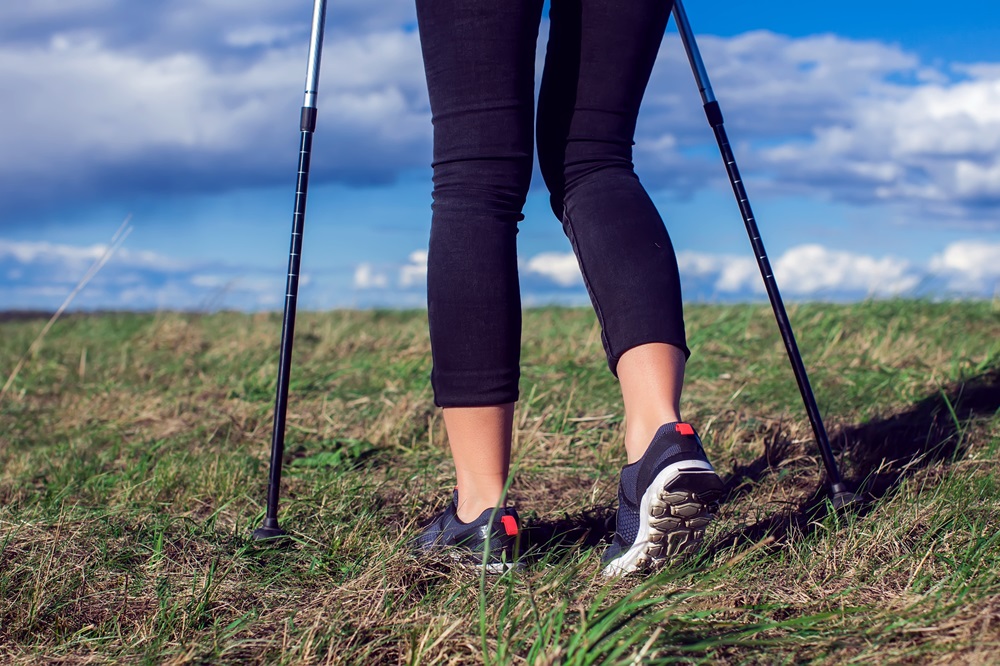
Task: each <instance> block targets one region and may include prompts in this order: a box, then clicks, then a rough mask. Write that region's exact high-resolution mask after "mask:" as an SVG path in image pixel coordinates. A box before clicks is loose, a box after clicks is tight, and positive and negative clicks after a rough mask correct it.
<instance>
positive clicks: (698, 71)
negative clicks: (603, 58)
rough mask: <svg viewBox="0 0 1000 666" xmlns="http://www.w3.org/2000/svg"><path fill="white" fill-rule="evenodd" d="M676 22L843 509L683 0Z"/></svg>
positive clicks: (849, 498) (845, 499)
mask: <svg viewBox="0 0 1000 666" xmlns="http://www.w3.org/2000/svg"><path fill="white" fill-rule="evenodd" d="M673 13H674V21H676V23H677V30H678V31H679V32H680V35H681V41H683V42H684V50H685V51H687V56H688V61H689V62H690V63H691V71H692V72H694V78H695V80H696V81H697V82H698V89H699V90H700V91H701V99H702V102H703V104H704V107H705V115H706V116H708V123H709V125H711V126H712V130H713V131H714V132H715V139H716V141H717V142H718V143H719V151H720V152H721V153H722V160H723V161H724V162H725V163H726V171H727V172H728V173H729V182H730V184H732V186H733V193H734V194H735V195H736V200H737V202H739V206H740V214H741V215H742V216H743V223H744V224H745V225H746V228H747V234H749V236H750V245H752V246H753V251H754V255H755V256H756V257H757V266H758V267H759V268H760V275H761V277H762V278H764V286H765V287H766V289H767V297H768V298H769V299H770V301H771V309H773V310H774V318H775V319H777V321H778V329H779V330H780V331H781V338H782V340H784V342H785V350H786V351H787V352H788V360H789V361H790V362H791V364H792V370H793V371H794V373H795V381H796V382H797V383H798V385H799V393H801V394H802V402H803V403H805V406H806V412H807V413H808V414H809V422H810V423H811V424H812V429H813V434H814V435H815V436H816V443H817V444H818V445H819V452H820V455H821V456H822V457H823V465H824V466H825V467H826V478H827V482H828V483H829V486H830V499H831V501H832V503H833V506H834V508H836V509H841V508H843V507H845V506H848V505H849V504H852V503H854V502H855V501H856V500H857V497H856V496H855V495H854V494H853V493H851V492H848V490H847V487H846V486H845V485H844V482H843V479H842V478H841V476H840V471H839V470H838V469H837V461H836V459H835V458H834V457H833V450H832V449H831V448H830V440H829V438H828V437H827V435H826V428H825V427H824V426H823V419H822V417H821V416H820V413H819V407H818V406H817V405H816V398H815V397H814V396H813V392H812V388H811V387H810V386H809V377H808V375H807V374H806V369H805V366H804V365H803V364H802V355H801V354H800V353H799V347H798V345H797V344H796V343H795V335H794V333H792V324H791V322H790V321H789V320H788V313H786V312H785V305H784V303H783V302H782V300H781V293H780V292H779V291H778V283H777V281H776V280H775V279H774V272H773V271H772V270H771V262H770V261H768V258H767V252H766V251H765V250H764V242H763V241H762V240H761V238H760V231H759V230H758V229H757V222H756V220H755V219H754V216H753V210H751V208H750V199H749V197H748V196H747V191H746V188H744V186H743V180H742V178H740V172H739V169H738V168H737V166H736V157H735V156H734V155H733V148H732V146H730V145H729V137H728V136H727V134H726V129H725V127H724V126H723V120H722V110H721V109H720V108H719V103H718V102H717V101H716V99H715V93H714V92H712V84H711V83H710V82H709V80H708V72H707V71H706V69H705V63H704V62H703V61H702V59H701V53H700V52H699V51H698V44H697V42H695V39H694V32H693V31H692V30H691V24H690V23H688V18H687V14H686V13H685V11H684V5H682V4H681V0H674V10H673Z"/></svg>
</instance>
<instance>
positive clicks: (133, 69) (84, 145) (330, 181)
mask: <svg viewBox="0 0 1000 666" xmlns="http://www.w3.org/2000/svg"><path fill="white" fill-rule="evenodd" d="M686 7H687V11H688V14H689V17H690V19H691V22H692V24H693V26H694V28H695V31H696V32H697V33H698V35H699V43H700V45H701V47H702V51H703V54H704V57H705V60H706V63H707V65H708V69H709V73H710V75H711V76H712V80H713V83H714V85H715V89H716V93H717V95H718V97H719V100H720V102H721V104H722V107H723V110H724V112H725V114H726V118H727V127H728V129H729V132H730V135H731V137H732V139H733V141H734V146H735V147H736V152H737V157H738V159H739V162H740V166H741V169H742V171H743V172H744V176H745V177H746V179H747V183H748V188H749V191H750V195H751V199H752V201H753V204H754V208H755V209H756V212H757V217H758V220H759V223H760V225H761V228H762V231H763V236H764V241H765V243H766V244H767V247H768V251H769V253H770V255H771V259H772V263H773V264H774V265H775V269H776V272H777V276H778V279H779V282H780V284H781V286H782V289H783V292H784V293H785V295H786V297H787V298H789V299H799V300H808V299H833V300H853V299H860V298H868V297H886V296H895V295H904V296H911V295H921V296H923V295H927V296H932V297H977V298H991V297H994V296H995V295H996V294H997V291H998V289H1000V287H998V285H1000V6H998V5H996V3H987V2H983V1H982V0H978V1H976V2H972V1H971V0H954V1H953V2H950V3H948V4H947V5H941V4H940V3H931V2H927V1H924V0H920V1H908V2H901V1H900V2H896V1H886V2H879V3H862V2H859V1H856V0H850V1H847V0H845V1H844V2H840V3H837V4H836V5H830V4H829V3H825V4H824V3H802V2H794V3H793V2H786V1H783V0H773V1H772V2H768V3H742V2H729V1H728V0H727V1H725V2H711V3H706V2H696V1H695V0H690V1H689V2H688V4H687V5H686ZM310 13H311V2H309V1H308V0H288V1H286V2H282V3H274V2H265V1H263V0H243V1H242V2H232V1H231V0H203V1H201V2H188V1H186V0H184V1H177V2H170V3H136V2H129V1H128V0H35V1H34V2H31V3H6V5H5V6H4V7H3V8H0V117H2V118H3V119H4V122H3V123H2V124H0V308H42V309H51V308H54V307H56V306H58V305H59V303H60V302H61V301H62V300H63V298H64V297H65V295H66V294H68V293H69V291H70V290H71V289H72V287H73V286H74V285H75V284H76V282H77V280H79V278H80V277H81V276H82V275H84V273H86V271H87V269H88V267H89V266H90V265H91V263H92V262H93V261H94V260H95V259H96V258H98V257H99V256H100V255H101V254H102V253H103V252H104V250H105V248H106V246H107V244H108V242H109V240H110V238H111V236H112V234H113V233H114V231H115V229H117V228H118V226H119V224H120V223H121V221H122V220H123V219H124V218H125V217H126V216H127V215H130V214H131V215H132V222H131V224H132V226H133V230H132V233H131V235H130V236H129V237H128V239H127V240H126V242H125V244H124V245H123V246H122V248H121V249H120V250H119V251H118V253H117V254H116V255H115V256H114V257H113V259H112V260H111V261H110V262H108V264H107V265H106V266H105V267H104V268H103V269H102V270H101V272H100V273H99V274H98V276H97V278H95V279H94V281H93V282H92V283H91V284H90V285H88V287H87V288H86V289H85V290H84V292H83V293H82V294H81V295H80V297H79V298H78V299H77V301H76V306H77V307H81V308H137V309H150V308H196V309H206V308H215V307H231V308H240V309H247V310H255V309H270V308H276V307H280V304H281V302H282V295H283V276H284V273H285V265H286V262H287V252H288V236H289V230H290V222H291V206H292V196H293V183H294V172H295V159H296V151H297V142H298V127H297V125H298V107H299V105H300V104H301V98H302V84H303V78H304V69H305V51H306V47H307V42H308V27H309V25H308V24H309V19H310ZM413 23H414V16H413V7H412V0H382V1H380V2H377V3H375V2H371V1H370V0H341V1H340V2H338V1H336V0H331V2H330V9H329V15H328V24H327V41H326V47H325V53H324V61H323V67H322V74H323V75H322V82H321V86H320V103H319V106H320V117H319V127H318V131H317V135H316V144H315V157H314V162H313V178H312V187H311V192H310V199H309V210H308V216H307V222H306V234H305V243H306V247H305V251H304V256H303V274H304V280H303V284H302V289H301V303H302V305H303V306H304V307H310V308H328V307H335V306H362V307H364V306H372V305H391V306H420V305H422V303H423V298H424V295H423V289H424V276H425V272H426V263H425V257H426V255H425V253H424V250H425V248H426V243H427V233H428V228H429V223H430V208H429V206H430V168H429V163H430V138H431V135H430V117H429V110H428V107H427V100H426V90H425V88H424V81H423V71H422V68H421V64H420V54H419V43H418V40H417V36H416V34H415V33H414V31H413ZM545 31H546V26H545V25H543V29H542V35H543V37H542V40H544V34H545ZM542 47H543V44H540V47H539V48H540V50H541V48H542ZM636 140H637V146H636V151H635V161H636V164H637V170H638V172H639V174H640V177H641V179H642V180H643V182H644V183H645V184H646V186H647V188H648V189H649V190H650V192H651V194H652V196H653V198H654V201H656V203H657V205H658V206H659V207H660V209H661V212H662V213H663V215H664V218H665V220H666V221H667V224H668V229H669V230H670V233H671V236H672V238H673V239H674V244H675V246H676V249H677V251H678V256H679V261H680V265H681V271H682V279H683V282H684V288H685V295H686V297H687V298H688V299H690V300H693V301H694V300H700V301H729V300H746V299H757V298H760V297H761V295H762V290H761V287H760V278H759V276H758V275H757V274H756V268H755V265H754V263H753V257H752V254H751V252H750V250H749V245H748V242H747V239H746V235H745V232H744V231H743V227H742V223H741V221H740V218H739V214H738V211H737V209H736V206H735V204H734V202H733V201H732V194H731V191H730V190H729V186H728V183H727V182H726V180H725V174H724V171H723V169H722V165H721V162H720V160H719V157H718V154H717V152H716V149H715V147H714V144H713V142H712V137H711V133H710V131H709V130H708V128H707V126H706V124H705V121H704V116H703V115H702V112H701V109H700V103H699V98H698V95H697V91H696V89H695V87H694V83H693V80H692V77H691V74H690V71H689V69H688V66H687V63H686V60H685V56H684V53H683V50H682V49H681V47H680V44H679V40H678V39H677V38H676V35H675V32H674V29H673V27H672V26H671V28H670V29H669V30H668V34H667V38H666V39H665V40H664V44H663V48H662V49H661V53H660V57H659V59H658V62H657V65H656V69H655V71H654V74H653V79H652V82H651V84H650V88H649V90H648V91H647V95H646V101H645V104H644V108H643V113H642V116H641V117H640V122H639V128H638V131H637V138H636ZM546 199H547V196H546V194H545V192H544V191H543V190H542V188H541V181H540V179H537V178H536V181H535V185H534V187H533V190H532V192H531V194H530V195H529V199H528V203H527V206H526V209H525V214H526V219H525V221H524V222H523V223H522V230H521V233H520V234H519V239H518V240H519V254H520V257H521V265H522V288H523V292H524V299H525V302H526V303H527V304H535V303H545V302H563V303H585V302H586V292H585V290H584V288H583V286H582V283H581V281H580V278H579V273H578V271H577V269H576V267H575V263H574V261H573V258H572V256H571V254H570V247H569V244H568V242H567V241H566V239H565V238H564V237H563V235H562V232H561V229H560V226H559V224H558V222H557V221H556V220H555V219H554V218H553V217H552V215H551V212H550V211H549V209H548V204H547V201H546Z"/></svg>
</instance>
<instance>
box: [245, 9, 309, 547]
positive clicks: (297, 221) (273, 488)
mask: <svg viewBox="0 0 1000 666" xmlns="http://www.w3.org/2000/svg"><path fill="white" fill-rule="evenodd" d="M325 23H326V0H314V4H313V18H312V38H311V40H310V44H309V66H308V68H307V69H306V93H305V101H304V102H303V104H302V114H301V117H300V121H299V129H300V130H301V132H302V137H301V140H300V143H299V174H298V178H297V180H296V185H295V213H294V214H293V215H292V247H291V249H290V250H289V254H288V281H287V283H286V287H285V316H284V320H283V321H282V325H281V358H280V360H279V363H278V388H277V395H276V397H275V400H274V431H273V433H272V435H271V472H270V476H269V477H268V484H267V515H266V516H265V517H264V524H263V525H262V526H260V527H259V528H257V529H256V530H254V533H253V538H254V539H258V540H259V539H278V538H281V537H284V536H287V534H288V533H287V532H285V530H283V529H281V527H279V526H278V496H279V494H280V490H281V459H282V456H283V455H284V453H285V415H286V414H287V412H288V378H289V376H290V374H291V369H292V342H293V340H294V338H295V305H296V300H297V299H298V296H299V263H300V260H301V258H302V230H303V226H304V223H305V219H306V191H307V190H308V188H309V158H310V155H311V153H312V139H313V132H314V131H315V130H316V96H317V93H318V91H319V64H320V57H321V55H322V52H323V26H324V24H325Z"/></svg>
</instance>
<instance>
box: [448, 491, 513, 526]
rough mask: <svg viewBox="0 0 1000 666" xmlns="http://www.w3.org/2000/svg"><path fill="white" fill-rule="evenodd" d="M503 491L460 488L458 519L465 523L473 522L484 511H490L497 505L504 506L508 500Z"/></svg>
mask: <svg viewBox="0 0 1000 666" xmlns="http://www.w3.org/2000/svg"><path fill="white" fill-rule="evenodd" d="M503 500H504V498H503V493H502V492H500V493H497V492H491V493H489V492H488V493H482V492H478V491H474V490H467V491H465V492H463V489H462V488H461V487H459V489H458V509H457V510H456V511H455V513H456V515H457V516H458V519H459V520H461V521H462V522H463V523H471V522H472V521H474V520H475V519H476V518H478V517H479V516H481V515H482V513H483V511H489V510H491V509H495V508H496V507H498V506H499V507H500V508H503V507H505V506H506V502H504V501H503Z"/></svg>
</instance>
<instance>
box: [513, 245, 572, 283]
mask: <svg viewBox="0 0 1000 666" xmlns="http://www.w3.org/2000/svg"><path fill="white" fill-rule="evenodd" d="M524 268H525V270H527V272H528V273H532V274H534V275H540V276H542V277H545V278H548V279H549V280H551V281H552V282H554V283H556V284H557V285H559V286H560V287H570V286H573V285H576V284H580V285H582V284H583V275H581V274H580V265H579V264H578V263H577V261H576V257H575V256H574V255H573V253H572V252H566V253H563V252H543V253H541V254H536V255H535V256H534V257H532V258H531V259H529V260H528V261H527V262H526V263H525V264H524Z"/></svg>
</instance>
